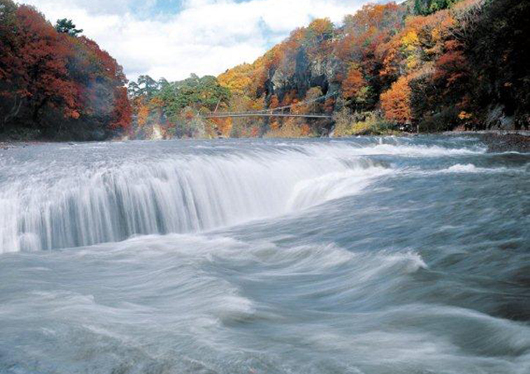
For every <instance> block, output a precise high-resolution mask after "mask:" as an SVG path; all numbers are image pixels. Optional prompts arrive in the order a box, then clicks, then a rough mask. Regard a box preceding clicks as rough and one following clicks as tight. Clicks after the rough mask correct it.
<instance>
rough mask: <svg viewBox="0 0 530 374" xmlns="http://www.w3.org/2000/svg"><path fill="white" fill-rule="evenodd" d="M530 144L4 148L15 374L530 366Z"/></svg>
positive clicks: (2, 189)
mask: <svg viewBox="0 0 530 374" xmlns="http://www.w3.org/2000/svg"><path fill="white" fill-rule="evenodd" d="M529 185H530V154H520V153H516V152H505V153H488V152H487V150H486V146H485V145H484V144H483V143H481V142H480V141H479V140H478V139H475V138H473V137H455V136H450V137H444V136H419V137H410V138H393V137H386V138H353V139H345V140H331V139H315V140H292V141H291V140H218V141H199V140H181V141H177V140H175V141H156V142H143V141H131V142H123V143H84V144H66V143H57V144H42V145H35V146H31V147H15V148H10V149H7V150H0V373H2V374H4V373H9V374H26V373H27V374H30V373H31V374H40V373H42V374H48V373H60V374H63V373H64V374H74V373H94V374H96V373H97V374H106V373H109V374H111V373H112V374H118V373H120V374H121V373H123V374H125V373H127V374H128V373H137V374H144V373H145V374H166V373H167V374H169V373H179V374H180V373H208V374H213V373H223V374H238V373H241V374H243V373H244V374H259V373H285V374H287V373H289V374H293V373H300V374H313V373H314V374H316V373H319V374H320V373H323V374H328V373H329V374H331V373H352V374H475V373H476V374H503V373H510V374H512V373H513V374H526V373H530V324H529V320H530V244H529V243H530V231H529V227H530V194H529V188H528V186H529Z"/></svg>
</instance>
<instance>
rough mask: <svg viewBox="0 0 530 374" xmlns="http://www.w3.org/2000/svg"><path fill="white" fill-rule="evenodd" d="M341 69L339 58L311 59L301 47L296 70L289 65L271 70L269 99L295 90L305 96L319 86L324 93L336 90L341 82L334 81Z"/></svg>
mask: <svg viewBox="0 0 530 374" xmlns="http://www.w3.org/2000/svg"><path fill="white" fill-rule="evenodd" d="M286 65H287V64H286ZM340 71H341V64H340V61H339V60H338V59H335V58H324V59H315V60H311V59H310V57H309V56H308V55H307V53H306V51H305V50H304V49H303V48H301V49H300V50H299V51H298V53H297V54H296V58H295V60H294V71H290V69H289V68H287V67H279V68H276V69H272V70H271V71H270V78H269V79H268V80H267V82H266V83H265V84H266V93H267V96H268V99H269V101H270V98H271V97H272V96H273V95H276V96H277V97H278V98H279V99H280V100H282V99H283V98H284V97H285V96H286V95H287V94H288V93H289V92H292V91H295V92H296V93H297V95H298V97H300V98H304V97H305V96H306V94H307V91H309V89H310V88H312V87H319V88H320V89H321V90H322V92H323V93H324V94H325V93H327V92H336V91H338V90H339V89H340V84H339V83H338V82H336V81H335V82H334V77H335V76H336V75H337V74H338V73H339V72H340Z"/></svg>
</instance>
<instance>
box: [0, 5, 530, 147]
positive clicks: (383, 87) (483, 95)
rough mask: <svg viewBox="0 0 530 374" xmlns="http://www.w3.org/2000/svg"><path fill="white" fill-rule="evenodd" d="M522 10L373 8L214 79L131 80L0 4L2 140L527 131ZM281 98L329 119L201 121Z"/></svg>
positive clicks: (66, 27) (91, 49)
mask: <svg viewBox="0 0 530 374" xmlns="http://www.w3.org/2000/svg"><path fill="white" fill-rule="evenodd" d="M528 19H530V4H529V3H528V2H520V1H518V0H407V1H405V2H402V3H400V4H396V3H394V2H391V3H388V4H384V5H382V4H368V5H365V6H364V7H362V8H361V9H360V10H359V11H357V12H356V13H355V14H352V15H348V16H346V17H345V19H344V21H343V22H342V24H340V25H335V24H333V23H332V22H331V21H330V20H329V19H315V20H313V21H312V22H311V23H310V24H309V25H308V26H307V27H302V28H298V29H296V30H294V31H293V32H292V33H291V35H290V36H289V37H288V38H287V39H285V40H284V41H283V42H281V43H279V44H278V45H276V46H274V47H273V48H272V49H271V50H270V51H268V52H267V53H265V54H264V55H263V56H262V57H260V58H258V59H257V60H256V61H255V62H253V63H251V64H242V65H239V66H236V67H234V68H232V69H229V70H227V71H226V72H224V73H223V74H221V75H219V76H218V77H214V76H204V77H199V76H197V75H194V74H192V75H191V76H190V77H189V78H187V79H185V80H182V81H178V82H169V81H167V80H166V79H164V78H160V79H159V80H155V79H153V78H151V77H149V76H147V75H143V76H140V77H139V78H138V80H137V81H135V82H128V81H127V79H126V77H125V75H124V74H123V69H122V67H121V66H120V65H119V64H118V62H116V61H115V60H114V59H113V58H112V57H111V56H110V55H109V54H108V53H107V52H105V51H103V50H101V49H100V48H99V46H98V45H97V44H96V42H94V41H92V40H90V39H88V38H86V37H84V36H82V35H81V33H82V31H83V30H79V29H76V25H75V24H74V23H73V22H72V21H71V20H67V19H63V20H58V21H57V23H56V24H55V26H53V25H52V24H51V23H49V22H48V21H47V20H46V19H45V18H44V16H43V15H42V14H40V13H39V12H38V10H37V9H36V8H34V7H30V6H26V5H16V4H15V3H14V2H13V1H12V0H0V97H1V98H2V100H0V142H1V141H2V140H15V141H16V140H19V141H25V140H48V141H90V140H96V141H102V140H112V139H118V140H125V139H151V140H156V139H172V138H206V139H214V138H231V137H232V138H239V137H264V138H276V137H281V138H300V137H323V136H324V137H326V136H332V137H348V136H357V135H375V136H377V135H404V134H415V133H418V132H419V133H443V132H447V131H456V132H458V133H460V132H466V131H470V132H471V133H473V132H472V131H484V130H490V131H491V130H501V131H506V130H508V131H515V130H529V129H530V65H529V64H528V63H527V61H529V60H530V53H529V49H530V48H529V46H528V40H527V37H528V35H530V23H529V22H527V20H528ZM320 98H322V99H320ZM286 106H292V107H291V108H290V109H289V110H290V112H291V113H292V114H297V115H304V114H309V113H312V114H314V113H318V114H325V115H329V116H332V118H333V119H332V120H327V119H305V118H300V117H298V118H280V117H270V118H266V119H264V118H255V117H254V118H213V119H205V118H204V117H203V115H207V114H211V113H212V112H216V111H219V112H245V111H256V110H273V109H275V108H280V107H286ZM418 129H419V130H418ZM492 136H493V135H492ZM502 138H503V139H504V138H506V139H508V138H509V137H504V136H503V137H502ZM527 138H528V137H525V136H523V138H522V139H527ZM491 139H494V137H493V138H491ZM518 139H519V138H518ZM514 142H515V143H518V144H519V143H521V144H526V140H520V141H519V140H518V141H515V140H514ZM522 147H523V149H526V148H524V147H525V146H522Z"/></svg>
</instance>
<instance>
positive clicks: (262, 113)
mask: <svg viewBox="0 0 530 374" xmlns="http://www.w3.org/2000/svg"><path fill="white" fill-rule="evenodd" d="M335 95H337V92H334V93H331V94H326V95H323V96H320V97H317V98H314V99H310V100H306V101H300V102H298V103H294V104H291V105H285V106H281V107H277V108H272V109H264V110H252V111H245V112H218V111H217V109H218V108H219V103H217V107H216V108H215V111H214V112H212V113H208V114H202V115H200V116H201V117H202V118H238V117H300V118H320V119H332V118H333V116H332V115H330V114H322V113H292V112H291V110H292V109H293V108H295V107H298V106H302V105H307V104H311V103H314V102H318V101H320V100H325V99H327V98H330V97H333V96H335Z"/></svg>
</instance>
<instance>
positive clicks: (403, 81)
mask: <svg viewBox="0 0 530 374" xmlns="http://www.w3.org/2000/svg"><path fill="white" fill-rule="evenodd" d="M410 97H411V90H410V86H409V78H408V77H400V78H399V79H398V80H397V81H396V82H394V83H393V84H392V86H391V87H390V89H389V90H388V91H386V92H384V93H383V94H381V108H382V109H383V111H384V112H385V118H386V119H387V120H389V121H391V122H395V123H410V121H411V120H412V111H411V107H410Z"/></svg>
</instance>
